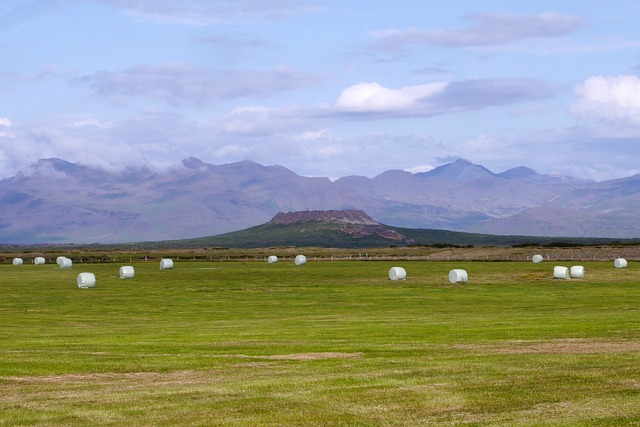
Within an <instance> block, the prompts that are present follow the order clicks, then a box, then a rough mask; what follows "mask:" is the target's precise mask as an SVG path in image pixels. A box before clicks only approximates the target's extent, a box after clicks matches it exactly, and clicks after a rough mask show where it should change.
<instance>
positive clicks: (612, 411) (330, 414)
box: [0, 259, 640, 426]
mask: <svg viewBox="0 0 640 427" xmlns="http://www.w3.org/2000/svg"><path fill="white" fill-rule="evenodd" d="M581 264H582V265H584V266H585V268H586V274H587V275H586V278H585V279H580V280H577V279H574V280H569V281H564V280H560V281H559V280H553V278H552V275H553V273H552V270H553V264H551V263H548V262H545V263H542V264H533V263H525V262H466V263H465V262H455V263H454V262H451V263H446V262H417V261H413V262H408V261H404V262H401V263H398V262H382V261H376V262H371V261H333V262H314V261H313V259H310V260H309V262H308V264H307V265H304V266H294V265H293V263H292V262H279V263H277V264H267V263H266V262H183V261H177V262H176V264H175V268H174V269H173V270H159V268H158V263H157V262H155V261H154V262H147V263H145V262H138V263H133V264H132V265H134V267H135V269H136V277H135V278H134V279H130V280H120V279H118V277H117V275H118V268H119V266H120V264H110V263H101V264H79V263H76V264H74V267H73V269H72V270H60V269H58V268H57V267H56V266H54V265H51V264H46V265H44V266H35V265H27V264H25V265H23V266H21V267H14V266H11V265H2V266H0V283H1V284H0V426H17V425H36V426H55V425H61V426H62V425H64V426H88V425H114V426H121V425H122V426H124V425H126V426H130V425H166V426H173V425H189V426H198V425H200V426H210V425H222V426H260V425H291V426H301V425H302V426H304V425H308V426H318V425H347V426H348V425H352V426H363V425H364V426H422V425H517V426H538V425H562V426H564V425H574V426H617V425H640V272H639V271H638V270H636V268H635V266H634V265H633V263H630V266H629V267H628V268H627V269H614V268H613V266H612V263H611V262H586V263H581ZM394 265H402V266H403V267H405V269H406V270H407V276H408V277H407V280H406V281H400V282H391V281H389V280H388V276H387V273H388V270H389V268H390V267H392V266H394ZM566 265H569V264H566ZM452 268H465V269H466V270H467V271H468V272H469V284H467V285H451V284H449V282H448V280H447V277H448V272H449V270H450V269H452ZM81 271H91V272H93V273H94V274H95V275H96V278H97V286H96V288H94V289H85V290H82V289H78V288H77V287H76V276H77V275H78V273H80V272H81Z"/></svg>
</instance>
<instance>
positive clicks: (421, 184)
mask: <svg viewBox="0 0 640 427" xmlns="http://www.w3.org/2000/svg"><path fill="white" fill-rule="evenodd" d="M639 207H640V175H634V176H631V177H628V178H623V179H616V180H609V181H600V182H595V181H586V180H581V179H577V178H572V177H568V176H561V175H543V174H538V173H537V172H535V171H534V170H532V169H529V168H526V167H516V168H513V169H510V170H508V171H506V172H502V173H493V172H491V171H490V170H488V169H487V168H485V167H483V166H481V165H476V164H473V163H470V162H468V161H466V160H463V159H460V160H457V161H455V162H453V163H450V164H446V165H443V166H440V167H437V168H435V169H433V170H431V171H429V172H424V173H415V174H414V173H410V172H406V171H401V170H390V171H386V172H384V173H382V174H380V175H378V176H376V177H374V178H367V177H363V176H347V177H343V178H340V179H338V180H336V181H331V180H329V179H328V178H317V177H314V178H312V177H303V176H300V175H297V174H296V173H294V172H292V171H291V170H289V169H287V168H285V167H283V166H263V165H260V164H258V163H255V162H252V161H248V160H246V161H241V162H237V163H230V164H224V165H212V164H208V163H205V162H202V161H201V160H198V159H196V158H188V159H185V160H183V161H182V162H180V163H179V164H176V165H174V166H173V167H171V168H168V169H165V170H155V169H151V168H147V167H140V168H135V169H126V170H124V171H118V172H114V171H107V170H103V169H100V168H95V167H89V166H84V165H81V164H78V163H70V162H68V161H65V160H61V159H41V160H40V161H38V162H37V163H36V164H34V165H32V166H30V167H28V168H26V169H24V170H22V171H20V172H18V173H17V174H16V175H14V176H13V177H11V178H6V179H3V180H1V181H0V243H6V244H32V243H93V242H100V243H119V242H136V241H138V242H139V241H155V240H175V239H184V238H193V237H200V236H212V235H218V234H223V233H227V232H230V231H236V230H241V229H245V228H249V227H253V226H256V225H259V224H263V223H265V222H267V221H269V220H271V219H272V218H273V217H274V216H275V215H277V214H278V212H293V211H308V210H361V211H363V212H366V213H367V214H368V215H369V216H370V217H372V218H373V219H374V220H375V221H377V222H380V223H382V224H387V225H393V226H398V227H407V228H423V229H443V230H455V231H467V232H474V233H486V234H503V235H530V236H554V237H563V236H564V237H607V238H634V237H638V236H640V225H639V224H638V221H637V219H636V212H638V208H639Z"/></svg>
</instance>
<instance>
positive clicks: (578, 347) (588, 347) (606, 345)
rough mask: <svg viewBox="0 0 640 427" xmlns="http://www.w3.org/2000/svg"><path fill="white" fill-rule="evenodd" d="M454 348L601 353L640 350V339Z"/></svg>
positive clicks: (490, 351) (485, 352) (491, 351)
mask: <svg viewBox="0 0 640 427" xmlns="http://www.w3.org/2000/svg"><path fill="white" fill-rule="evenodd" d="M453 348H456V349H460V350H468V351H473V352H479V353H481V354H483V355H489V354H600V353H627V352H636V351H640V341H603V340H590V339H558V340H552V341H546V342H540V341H520V340H518V341H507V342H501V343H498V344H458V345H455V346H453Z"/></svg>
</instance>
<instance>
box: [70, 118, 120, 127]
mask: <svg viewBox="0 0 640 427" xmlns="http://www.w3.org/2000/svg"><path fill="white" fill-rule="evenodd" d="M68 126H69V127H74V128H82V127H96V128H101V129H110V128H112V127H113V123H111V122H101V121H99V120H96V119H84V120H78V121H75V122H72V123H69V125H68Z"/></svg>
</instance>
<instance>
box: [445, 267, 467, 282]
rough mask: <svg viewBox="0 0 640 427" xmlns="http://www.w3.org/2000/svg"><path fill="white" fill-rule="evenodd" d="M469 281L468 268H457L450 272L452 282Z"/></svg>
mask: <svg viewBox="0 0 640 427" xmlns="http://www.w3.org/2000/svg"><path fill="white" fill-rule="evenodd" d="M468 281H469V275H468V274H467V271H466V270H462V269H460V268H455V269H453V270H451V271H450V272H449V282H450V283H467V282H468Z"/></svg>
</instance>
